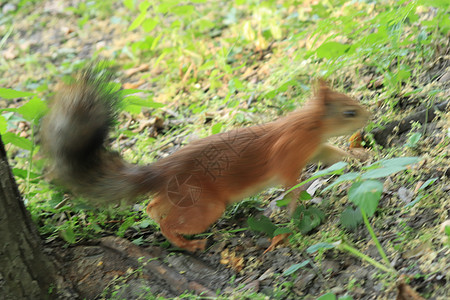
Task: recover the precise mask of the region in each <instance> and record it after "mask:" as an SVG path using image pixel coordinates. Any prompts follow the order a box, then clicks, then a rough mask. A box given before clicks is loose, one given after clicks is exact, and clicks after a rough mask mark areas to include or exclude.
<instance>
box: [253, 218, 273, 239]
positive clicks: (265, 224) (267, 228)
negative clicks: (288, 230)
mask: <svg viewBox="0 0 450 300" xmlns="http://www.w3.org/2000/svg"><path fill="white" fill-rule="evenodd" d="M247 224H248V226H249V227H250V229H251V230H253V231H258V232H263V233H265V234H267V235H268V236H269V237H273V236H274V235H273V233H274V232H275V230H277V228H278V227H277V226H276V225H275V224H273V223H272V221H270V219H269V218H268V217H266V216H264V215H261V216H259V217H258V218H253V217H249V218H248V220H247Z"/></svg>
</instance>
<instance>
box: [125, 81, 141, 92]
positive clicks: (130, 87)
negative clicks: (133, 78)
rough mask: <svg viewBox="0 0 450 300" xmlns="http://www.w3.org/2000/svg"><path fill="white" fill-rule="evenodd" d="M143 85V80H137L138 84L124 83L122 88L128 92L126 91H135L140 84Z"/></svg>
mask: <svg viewBox="0 0 450 300" xmlns="http://www.w3.org/2000/svg"><path fill="white" fill-rule="evenodd" d="M144 83H145V81H144V80H142V79H141V80H139V81H138V82H134V83H131V82H126V83H124V84H123V85H122V87H123V88H124V89H125V90H128V89H137V88H138V87H140V86H141V85H142V84H144Z"/></svg>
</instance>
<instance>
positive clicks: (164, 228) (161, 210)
mask: <svg viewBox="0 0 450 300" xmlns="http://www.w3.org/2000/svg"><path fill="white" fill-rule="evenodd" d="M205 196H206V195H205ZM211 198H212V199H214V198H216V197H201V198H199V199H197V201H195V203H192V205H190V206H187V207H186V206H180V205H177V204H176V203H173V202H171V201H170V199H168V197H163V196H162V195H159V196H158V197H157V198H155V199H154V200H153V201H152V202H151V203H150V204H149V205H148V207H147V213H148V214H149V215H150V217H152V219H154V220H155V221H157V222H158V223H159V225H160V227H161V233H162V234H163V235H164V236H165V237H166V238H167V239H168V240H169V241H170V242H171V243H172V244H174V245H175V246H177V247H180V248H183V249H186V250H188V251H191V252H195V251H197V250H204V249H205V246H206V239H202V240H188V239H186V238H185V237H184V236H183V235H190V234H197V233H202V232H204V231H205V230H207V229H208V227H209V226H211V224H213V223H214V222H215V221H217V219H219V218H220V217H221V216H222V214H223V212H224V211H225V208H226V205H225V203H227V201H219V200H218V199H217V198H216V199H214V200H210V199H211Z"/></svg>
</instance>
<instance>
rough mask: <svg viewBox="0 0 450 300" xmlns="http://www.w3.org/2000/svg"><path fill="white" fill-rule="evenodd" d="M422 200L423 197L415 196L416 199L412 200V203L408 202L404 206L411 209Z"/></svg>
mask: <svg viewBox="0 0 450 300" xmlns="http://www.w3.org/2000/svg"><path fill="white" fill-rule="evenodd" d="M422 198H423V195H417V197H416V199H414V200H413V201H411V202H409V203H408V204H406V205H405V207H413V206H414V205H416V204H417V202H419V201H420V200H421V199H422Z"/></svg>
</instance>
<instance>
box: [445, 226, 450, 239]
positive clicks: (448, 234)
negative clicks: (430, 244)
mask: <svg viewBox="0 0 450 300" xmlns="http://www.w3.org/2000/svg"><path fill="white" fill-rule="evenodd" d="M444 232H445V234H446V235H447V236H449V237H450V226H448V225H447V226H445V229H444Z"/></svg>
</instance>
